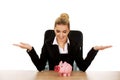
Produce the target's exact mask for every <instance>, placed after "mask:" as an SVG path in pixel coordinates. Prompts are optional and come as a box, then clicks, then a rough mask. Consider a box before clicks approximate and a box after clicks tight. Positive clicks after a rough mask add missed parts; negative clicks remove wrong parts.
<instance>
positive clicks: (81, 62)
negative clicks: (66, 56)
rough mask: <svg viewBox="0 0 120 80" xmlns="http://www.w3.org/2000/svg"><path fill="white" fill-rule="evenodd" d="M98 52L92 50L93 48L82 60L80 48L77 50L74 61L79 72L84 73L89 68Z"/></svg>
mask: <svg viewBox="0 0 120 80" xmlns="http://www.w3.org/2000/svg"><path fill="white" fill-rule="evenodd" d="M97 52H98V50H94V49H93V48H92V49H91V50H90V51H89V52H88V54H87V56H86V58H85V59H83V53H82V48H81V50H80V48H77V52H76V54H75V61H76V63H77V66H78V68H79V69H80V70H81V71H86V70H87V68H88V67H89V66H90V64H91V62H92V61H93V59H94V58H95V56H96V54H97Z"/></svg>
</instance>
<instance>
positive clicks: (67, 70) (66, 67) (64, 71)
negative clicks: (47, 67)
mask: <svg viewBox="0 0 120 80" xmlns="http://www.w3.org/2000/svg"><path fill="white" fill-rule="evenodd" d="M54 71H56V72H58V74H59V76H70V75H71V72H72V66H71V65H70V64H69V63H67V62H64V63H63V62H62V61H60V63H59V65H57V66H55V68H54Z"/></svg>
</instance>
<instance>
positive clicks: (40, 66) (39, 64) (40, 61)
mask: <svg viewBox="0 0 120 80" xmlns="http://www.w3.org/2000/svg"><path fill="white" fill-rule="evenodd" d="M27 53H28V54H29V56H30V58H31V60H32V62H33V64H34V65H35V66H36V68H37V70H38V71H42V70H44V69H45V65H46V62H47V59H48V58H47V49H46V45H45V44H44V45H43V47H42V52H41V55H40V58H39V56H38V55H37V53H36V51H35V49H34V48H33V47H32V50H31V51H27Z"/></svg>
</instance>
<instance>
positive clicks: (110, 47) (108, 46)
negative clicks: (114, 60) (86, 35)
mask: <svg viewBox="0 0 120 80" xmlns="http://www.w3.org/2000/svg"><path fill="white" fill-rule="evenodd" d="M111 47H112V46H111V45H110V46H105V47H104V48H111Z"/></svg>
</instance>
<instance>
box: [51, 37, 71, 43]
mask: <svg viewBox="0 0 120 80" xmlns="http://www.w3.org/2000/svg"><path fill="white" fill-rule="evenodd" d="M66 43H67V44H70V40H69V38H68V39H67V42H66ZM53 45H58V43H57V39H56V37H55V38H54V41H53Z"/></svg>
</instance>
